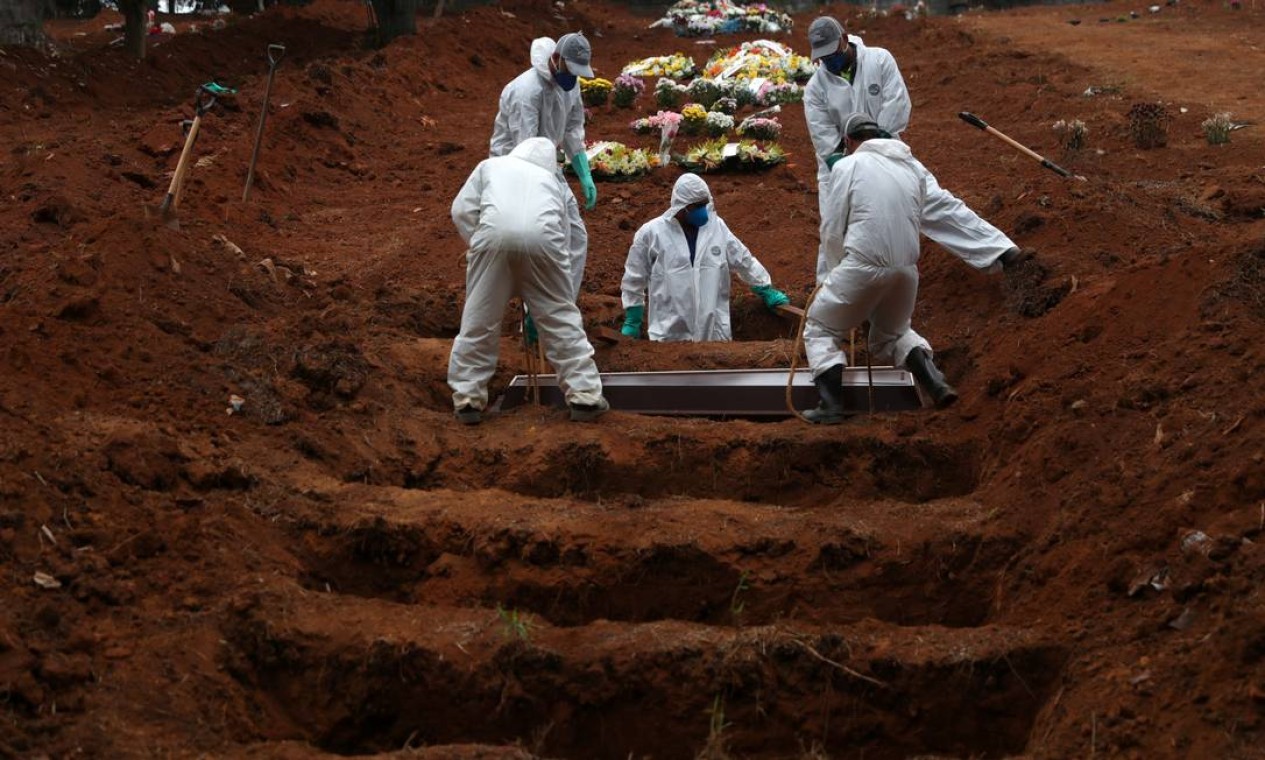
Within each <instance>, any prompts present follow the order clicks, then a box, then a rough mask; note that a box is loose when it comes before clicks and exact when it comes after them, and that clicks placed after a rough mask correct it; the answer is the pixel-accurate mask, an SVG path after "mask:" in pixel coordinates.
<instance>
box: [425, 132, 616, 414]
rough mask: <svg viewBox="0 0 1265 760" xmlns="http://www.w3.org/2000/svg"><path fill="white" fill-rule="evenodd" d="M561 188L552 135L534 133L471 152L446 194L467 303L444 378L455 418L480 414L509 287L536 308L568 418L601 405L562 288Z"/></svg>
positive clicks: (567, 291)
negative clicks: (476, 156) (483, 155)
mask: <svg viewBox="0 0 1265 760" xmlns="http://www.w3.org/2000/svg"><path fill="white" fill-rule="evenodd" d="M570 195H571V191H570V189H568V188H567V185H566V182H564V181H563V179H562V176H561V175H559V174H558V170H557V157H556V153H555V152H554V145H553V142H552V141H551V140H549V139H547V138H544V137H533V138H529V139H527V140H524V141H523V142H522V143H521V144H519V146H518V147H516V148H514V149H513V150H512V151H510V154H509V155H508V156H500V157H496V158H489V159H485V160H484V161H482V162H480V163H479V165H478V166H476V167H475V169H474V172H473V173H472V174H471V175H470V177H469V179H467V180H466V184H465V185H464V186H463V187H462V188H461V192H460V193H458V194H457V197H456V199H455V200H453V202H452V222H453V224H455V225H456V226H457V231H458V232H459V233H460V234H461V239H462V240H464V241H465V242H466V244H467V245H468V246H469V252H468V253H467V254H466V304H465V308H464V309H463V310H462V312H461V332H460V333H459V334H458V335H457V338H456V340H454V341H453V343H452V355H451V356H450V357H449V359H448V385H449V386H450V387H451V388H452V402H453V407H454V408H455V410H456V415H457V419H458V420H460V421H461V422H463V423H465V424H468V425H473V424H477V423H479V422H480V421H481V420H482V412H483V409H484V407H486V406H487V401H488V381H489V380H491V379H492V374H493V373H494V372H496V361H497V355H498V352H499V351H500V345H501V320H502V318H503V317H504V315H505V307H506V306H507V305H508V304H509V300H510V298H511V297H513V296H515V295H517V296H520V297H522V299H523V301H524V302H525V303H526V304H527V307H528V308H529V309H531V313H532V314H534V315H535V321H536V324H537V327H538V329H539V330H540V340H541V344H542V345H543V347H544V350H545V358H546V359H548V360H549V363H550V364H552V365H553V367H554V369H556V370H557V372H558V383H559V385H560V386H561V387H562V389H563V392H564V393H565V394H566V399H567V405H568V406H569V407H570V408H571V419H572V420H575V421H587V420H592V419H596V418H597V417H598V416H600V415H601V414H602V413H603V412H605V411H606V410H607V409H609V408H610V405H609V404H608V403H607V402H606V399H605V398H603V397H602V380H601V378H600V377H599V376H598V372H597V365H595V364H594V363H593V346H592V345H590V344H589V340H588V338H587V337H586V336H585V334H584V327H583V323H582V320H581V318H580V310H579V308H578V307H577V306H576V305H575V299H574V298H573V297H572V295H571V287H570V278H571V269H570V266H571V262H570V257H569V256H568V253H567V252H568V243H569V235H570V229H571V228H570V225H569V224H568V223H567V198H568V197H569V196H570Z"/></svg>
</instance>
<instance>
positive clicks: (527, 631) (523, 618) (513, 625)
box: [496, 604, 536, 641]
mask: <svg viewBox="0 0 1265 760" xmlns="http://www.w3.org/2000/svg"><path fill="white" fill-rule="evenodd" d="M496 614H497V617H499V618H500V619H501V633H502V634H503V635H504V636H505V638H507V639H517V640H518V641H530V640H531V631H532V628H534V627H535V625H536V624H535V623H534V622H532V619H531V615H528V614H527V613H525V612H519V611H518V610H507V609H505V608H504V607H502V606H501V605H500V604H497V605H496Z"/></svg>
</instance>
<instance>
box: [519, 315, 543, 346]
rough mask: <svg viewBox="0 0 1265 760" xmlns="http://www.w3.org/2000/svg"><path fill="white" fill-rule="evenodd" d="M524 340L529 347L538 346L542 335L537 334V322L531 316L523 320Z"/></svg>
mask: <svg viewBox="0 0 1265 760" xmlns="http://www.w3.org/2000/svg"><path fill="white" fill-rule="evenodd" d="M523 340H524V341H526V343H527V345H529V346H534V345H536V342H537V341H539V340H540V334H539V333H537V332H536V322H535V320H533V319H532V318H531V315H530V314H528V315H527V318H526V319H524V320H523Z"/></svg>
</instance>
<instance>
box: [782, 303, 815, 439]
mask: <svg viewBox="0 0 1265 760" xmlns="http://www.w3.org/2000/svg"><path fill="white" fill-rule="evenodd" d="M820 290H821V286H820V285H818V286H817V287H815V288H813V292H812V294H810V295H809V296H808V302H807V303H805V304H804V313H803V314H802V315H800V318H799V330H798V332H796V333H795V345H794V347H793V348H792V349H791V370H790V372H788V373H787V375H786V409H787V411H789V412H790V413H791V414H793V415H795V416H796V417H799V418H800V419H801V420H803V421H804V422H807V423H809V424H812V420H810V419H808V418H807V417H805V416H804V413H803V412H801V411H800V410H798V409H796V408H795V403H794V402H793V401H792V399H791V391H792V389H793V388H794V387H795V365H797V364H798V363H799V352H800V349H802V348H803V347H804V325H805V324H807V323H808V309H809V308H811V307H812V305H813V301H814V300H815V299H816V298H817V292H818V291H820Z"/></svg>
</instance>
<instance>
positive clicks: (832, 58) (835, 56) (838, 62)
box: [821, 50, 848, 76]
mask: <svg viewBox="0 0 1265 760" xmlns="http://www.w3.org/2000/svg"><path fill="white" fill-rule="evenodd" d="M821 63H822V65H823V66H825V67H826V71H829V72H830V73H831V74H834V75H835V76H838V75H840V74H842V73H843V70H844V69H846V68H848V54H847V53H845V52H843V51H842V50H836V51H835V52H833V53H831V54H830V55H823V56H822V57H821Z"/></svg>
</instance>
